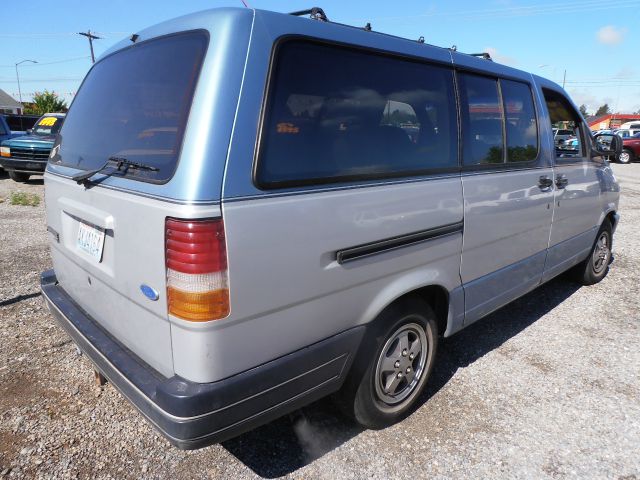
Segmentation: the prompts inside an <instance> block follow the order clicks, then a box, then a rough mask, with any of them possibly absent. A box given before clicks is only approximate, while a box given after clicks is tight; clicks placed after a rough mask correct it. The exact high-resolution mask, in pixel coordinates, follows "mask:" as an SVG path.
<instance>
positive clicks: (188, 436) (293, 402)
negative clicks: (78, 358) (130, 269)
mask: <svg viewBox="0 0 640 480" xmlns="http://www.w3.org/2000/svg"><path fill="white" fill-rule="evenodd" d="M40 283H41V289H42V295H43V297H44V299H45V301H46V303H47V305H48V307H49V309H50V311H51V313H52V314H53V316H54V317H55V318H56V320H57V321H58V323H59V324H60V325H61V326H62V328H63V329H64V330H65V331H66V332H67V333H68V334H69V336H70V337H71V338H72V339H73V341H74V342H75V343H76V344H77V345H78V347H80V349H81V350H82V351H83V352H84V353H85V354H86V355H87V356H88V357H89V358H90V359H91V361H92V362H93V363H94V365H95V366H96V368H97V369H98V370H99V371H100V372H101V373H102V374H103V375H104V376H105V377H107V378H108V379H109V381H110V382H111V383H112V384H113V385H114V386H115V387H116V388H117V389H118V390H119V391H120V392H121V393H122V394H123V395H124V396H125V397H126V398H127V399H128V400H129V401H130V402H131V403H132V404H133V405H134V406H135V407H136V408H137V409H138V410H139V411H140V412H141V413H142V414H143V415H144V416H145V417H146V418H147V420H149V421H150V422H151V423H152V424H153V425H154V426H155V427H156V428H157V429H158V430H159V431H160V432H161V433H162V434H163V435H164V436H165V437H166V438H167V439H168V440H169V441H170V442H171V443H172V444H173V445H175V446H177V447H179V448H183V449H194V448H200V447H204V446H206V445H210V444H212V443H217V442H221V441H223V440H226V439H228V438H231V437H234V436H236V435H239V434H240V433H243V432H245V431H247V430H251V429H252V428H255V427H257V426H259V425H262V424H264V423H267V422H269V421H271V420H274V419H276V418H278V417H280V416H282V415H283V414H285V413H288V412H290V411H292V410H295V409H297V408H300V407H302V406H304V405H306V404H308V403H310V402H313V401H315V400H318V399H320V398H322V397H324V396H326V395H328V394H330V393H333V392H335V391H336V390H338V389H339V388H340V386H341V385H342V382H343V381H344V378H345V376H346V374H347V372H348V371H349V367H350V365H351V362H352V360H353V357H354V355H355V352H356V351H357V349H358V346H359V344H360V341H361V339H362V335H363V334H364V327H357V328H353V329H350V330H347V331H346V332H343V333H340V334H338V335H335V336H333V337H330V338H327V339H325V340H323V341H321V342H318V343H315V344H313V345H310V346H308V347H306V348H303V349H301V350H297V351H295V352H292V353H290V354H288V355H285V356H283V357H280V358H278V359H275V360H272V361H270V362H268V363H266V364H263V365H260V366H257V367H255V368H252V369H250V370H247V371H245V372H242V373H239V374H237V375H234V376H232V377H229V378H226V379H224V380H220V381H218V382H213V383H206V384H202V383H194V382H190V381H188V380H185V379H183V378H181V377H178V376H174V377H171V378H166V377H163V376H162V375H160V374H159V373H158V372H156V371H155V370H153V369H152V368H151V367H149V366H148V365H146V364H145V363H144V362H142V361H141V360H140V359H139V358H137V357H136V356H135V355H134V354H133V353H132V352H131V351H129V350H127V349H126V348H124V347H123V346H122V345H121V344H120V343H119V342H118V341H117V340H115V339H114V338H113V337H111V336H110V335H109V334H108V333H107V332H106V331H105V330H104V329H102V328H101V327H100V326H99V325H98V324H97V323H96V322H94V321H93V320H92V319H91V318H90V317H89V316H88V315H87V314H86V313H85V312H84V311H83V310H82V309H81V308H80V307H79V306H78V305H77V304H76V303H74V301H73V300H72V299H71V298H70V297H69V296H68V295H67V294H66V292H65V291H64V290H63V289H62V288H61V287H60V286H59V285H58V284H57V279H56V276H55V273H54V271H53V270H49V271H46V272H44V273H42V275H41V281H40Z"/></svg>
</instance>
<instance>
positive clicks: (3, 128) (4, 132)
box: [0, 115, 26, 143]
mask: <svg viewBox="0 0 640 480" xmlns="http://www.w3.org/2000/svg"><path fill="white" fill-rule="evenodd" d="M25 133H26V132H20V131H18V132H16V131H15V130H11V127H10V126H9V123H8V122H7V119H6V118H5V116H4V115H0V143H1V142H4V141H5V140H9V139H10V138H14V137H18V136H20V135H24V134H25Z"/></svg>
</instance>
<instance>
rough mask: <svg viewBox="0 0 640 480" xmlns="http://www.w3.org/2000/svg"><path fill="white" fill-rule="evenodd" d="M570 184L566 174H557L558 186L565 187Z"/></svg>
mask: <svg viewBox="0 0 640 480" xmlns="http://www.w3.org/2000/svg"><path fill="white" fill-rule="evenodd" d="M568 184H569V179H568V178H567V176H566V175H564V174H562V173H561V174H560V175H558V176H556V187H558V188H565V187H566V186H567V185H568Z"/></svg>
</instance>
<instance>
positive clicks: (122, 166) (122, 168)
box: [71, 157, 159, 185]
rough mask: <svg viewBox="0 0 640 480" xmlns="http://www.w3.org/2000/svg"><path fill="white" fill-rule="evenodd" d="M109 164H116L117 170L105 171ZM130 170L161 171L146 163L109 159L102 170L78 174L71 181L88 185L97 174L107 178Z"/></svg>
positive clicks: (118, 158)
mask: <svg viewBox="0 0 640 480" xmlns="http://www.w3.org/2000/svg"><path fill="white" fill-rule="evenodd" d="M109 163H115V168H114V169H113V170H111V171H104V170H105V169H106V168H107V167H108V166H109ZM129 168H137V169H138V170H149V171H151V172H157V171H158V170H159V168H158V167H152V166H151V165H145V164H144V163H138V162H133V161H131V160H127V159H126V158H124V157H109V158H108V160H107V161H106V162H104V165H102V166H101V167H100V168H96V169H95V170H89V171H88V172H84V173H78V174H76V175H74V176H73V177H71V180H73V181H75V182H77V183H78V185H81V184H82V185H84V184H86V183H87V182H88V181H89V179H90V178H91V177H93V176H94V175H95V174H96V173H102V174H103V175H106V176H111V175H113V174H114V173H116V172H124V173H126V172H127V171H128V170H129Z"/></svg>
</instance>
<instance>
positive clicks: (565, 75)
mask: <svg viewBox="0 0 640 480" xmlns="http://www.w3.org/2000/svg"><path fill="white" fill-rule="evenodd" d="M566 81H567V69H566V68H565V70H564V76H563V77H562V88H563V89H564V84H565V83H566Z"/></svg>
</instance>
